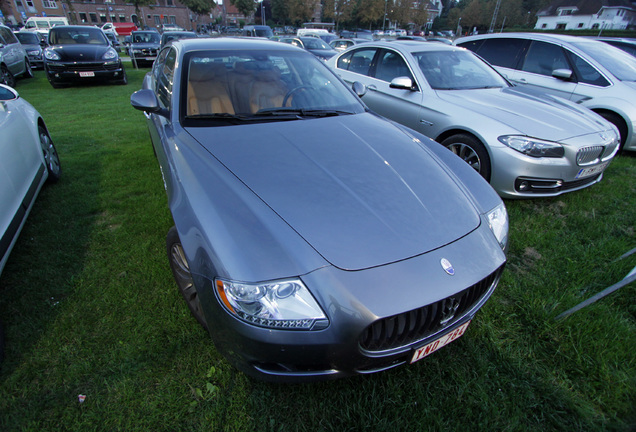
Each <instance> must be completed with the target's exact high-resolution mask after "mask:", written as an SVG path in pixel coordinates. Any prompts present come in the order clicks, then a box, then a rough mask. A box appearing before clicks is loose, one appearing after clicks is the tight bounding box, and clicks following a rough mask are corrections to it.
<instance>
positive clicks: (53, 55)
mask: <svg viewBox="0 0 636 432" xmlns="http://www.w3.org/2000/svg"><path fill="white" fill-rule="evenodd" d="M44 57H46V59H47V60H62V57H60V55H59V54H58V53H57V52H55V50H52V49H50V48H48V49H46V50H44Z"/></svg>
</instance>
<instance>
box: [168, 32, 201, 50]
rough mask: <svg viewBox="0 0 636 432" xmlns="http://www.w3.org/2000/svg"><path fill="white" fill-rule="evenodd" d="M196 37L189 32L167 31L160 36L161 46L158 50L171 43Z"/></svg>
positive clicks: (193, 33)
mask: <svg viewBox="0 0 636 432" xmlns="http://www.w3.org/2000/svg"><path fill="white" fill-rule="evenodd" d="M196 37H198V36H197V34H196V33H195V32H191V31H167V32H163V34H162V35H161V46H160V49H161V48H163V47H164V46H166V45H167V44H169V43H170V42H172V41H175V40H179V39H185V38H196Z"/></svg>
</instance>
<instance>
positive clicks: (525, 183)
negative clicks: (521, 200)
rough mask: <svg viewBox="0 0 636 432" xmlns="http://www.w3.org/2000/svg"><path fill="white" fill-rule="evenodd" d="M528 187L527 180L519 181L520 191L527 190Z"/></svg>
mask: <svg viewBox="0 0 636 432" xmlns="http://www.w3.org/2000/svg"><path fill="white" fill-rule="evenodd" d="M529 187H530V184H529V183H528V182H527V181H522V182H521V183H519V191H520V192H523V191H525V190H527V189H528V188H529Z"/></svg>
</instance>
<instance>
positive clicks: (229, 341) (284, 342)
mask: <svg viewBox="0 0 636 432" xmlns="http://www.w3.org/2000/svg"><path fill="white" fill-rule="evenodd" d="M484 225H486V224H482V226H481V227H480V228H478V229H477V230H475V231H474V232H473V233H471V234H469V235H467V236H466V237H464V238H462V239H460V240H457V241H456V242H454V243H453V244H451V245H448V246H446V247H444V248H441V249H440V250H436V251H431V252H429V253H427V254H424V255H420V256H418V257H414V258H411V259H408V260H405V261H402V262H398V263H393V264H389V265H385V266H381V267H376V268H373V269H368V270H363V271H355V272H351V271H344V270H340V269H337V268H334V267H324V268H321V269H319V270H316V271H314V272H311V273H309V274H307V275H304V276H301V279H302V281H303V283H304V284H305V286H307V287H308V288H309V289H310V291H311V292H312V294H313V295H314V297H315V298H316V300H317V301H318V303H319V304H320V305H321V307H322V308H323V311H324V312H325V314H326V315H327V316H328V318H329V326H328V327H327V328H325V329H322V330H316V331H301V330H275V329H271V328H264V327H258V326H255V325H251V324H248V323H246V322H244V321H241V320H239V319H238V318H236V317H235V316H234V315H231V314H230V313H229V312H227V310H226V309H225V308H224V307H223V306H222V305H221V303H220V301H219V300H218V298H217V296H216V295H215V290H214V281H213V280H211V279H209V278H207V277H204V276H197V275H195V276H194V279H195V285H196V286H197V291H198V292H199V296H200V299H201V302H202V305H203V310H204V313H205V315H206V319H207V322H208V327H209V329H210V334H211V336H212V338H213V340H214V342H215V345H216V347H217V348H218V349H219V351H220V352H221V353H223V354H224V355H225V357H226V358H227V359H228V360H229V361H230V363H232V364H233V365H234V366H236V367H237V368H238V369H240V370H241V371H243V372H245V373H246V374H248V375H250V376H253V377H256V378H259V379H263V380H267V381H277V382H305V381H315V380H324V379H334V378H341V377H346V376H351V375H357V374H368V373H374V372H379V371H384V370H387V369H390V368H393V367H396V366H399V365H403V364H405V363H409V362H410V361H411V358H412V357H413V353H414V352H415V350H416V349H417V348H420V347H422V346H424V345H426V344H428V343H429V342H432V341H434V340H436V339H438V338H440V337H441V336H443V335H445V334H448V333H449V332H452V331H454V330H455V329H457V328H458V327H460V326H461V325H463V324H464V323H466V322H468V321H469V320H471V319H472V318H473V316H474V315H475V313H476V312H477V311H478V310H479V308H481V306H483V304H484V303H485V302H486V301H487V300H488V298H489V297H490V295H491V294H492V293H493V291H494V289H495V287H496V286H497V283H498V281H499V278H500V276H501V273H502V271H503V267H504V264H505V255H504V253H503V251H502V250H501V247H500V246H499V244H498V243H497V242H496V240H494V237H493V236H492V233H491V232H490V229H489V228H488V227H487V226H484ZM468 251H474V252H475V253H469V252H468ZM477 251H479V252H477ZM442 258H446V259H448V260H449V261H450V262H452V263H453V265H454V266H455V270H456V272H455V274H454V275H453V276H450V275H448V274H446V273H445V272H444V270H443V268H442V266H441V265H440V260H441V259H442ZM316 287H319V289H317V288H316ZM468 291H470V294H469V295H468V296H464V294H465V292H468ZM460 298H461V299H462V300H460ZM449 299H452V300H451V301H452V302H455V300H456V299H457V301H458V303H460V305H459V306H458V307H457V308H456V315H455V314H453V316H452V317H451V318H450V319H448V320H446V319H447V318H448V317H447V316H446V317H445V318H444V317H443V314H444V313H445V312H443V311H444V310H445V308H444V305H445V304H446V303H445V302H448V301H449ZM462 302H463V303H462ZM424 309H426V310H427V311H428V312H429V313H430V319H428V321H430V322H427V324H424V321H426V320H423V319H414V318H411V317H413V316H415V315H417V314H418V313H419V316H420V317H422V316H423V315H424V313H421V312H422V310H424ZM409 320H410V321H409ZM441 321H444V322H443V324H442V322H441ZM399 322H410V323H411V324H413V323H417V325H411V326H410V328H411V330H408V328H409V325H408V324H407V326H406V327H402V328H401V329H399V330H398V329H397V327H396V326H394V323H399ZM426 325H428V326H429V327H427V328H426V329H423V328H424V327H425V326H426ZM419 326H421V328H422V329H423V330H421V331H413V328H415V327H417V328H420V327H419ZM398 327H399V326H398ZM389 329H390V330H389ZM378 334H381V336H380V337H379V338H378V337H376V336H377V335H378ZM385 336H386V337H385Z"/></svg>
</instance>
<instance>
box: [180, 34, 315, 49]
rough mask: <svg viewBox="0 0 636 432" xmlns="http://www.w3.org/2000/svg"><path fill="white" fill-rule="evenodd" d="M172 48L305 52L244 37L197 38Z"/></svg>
mask: <svg viewBox="0 0 636 432" xmlns="http://www.w3.org/2000/svg"><path fill="white" fill-rule="evenodd" d="M172 46H175V47H179V49H181V50H185V51H196V50H208V49H213V50H249V49H260V50H271V51H300V52H305V51H304V50H302V49H300V48H298V47H295V46H293V45H290V44H285V43H280V42H277V41H272V40H269V39H260V38H249V37H248V38H242V37H220V38H196V39H179V40H177V41H174V42H173V43H172Z"/></svg>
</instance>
